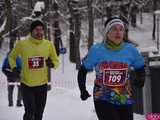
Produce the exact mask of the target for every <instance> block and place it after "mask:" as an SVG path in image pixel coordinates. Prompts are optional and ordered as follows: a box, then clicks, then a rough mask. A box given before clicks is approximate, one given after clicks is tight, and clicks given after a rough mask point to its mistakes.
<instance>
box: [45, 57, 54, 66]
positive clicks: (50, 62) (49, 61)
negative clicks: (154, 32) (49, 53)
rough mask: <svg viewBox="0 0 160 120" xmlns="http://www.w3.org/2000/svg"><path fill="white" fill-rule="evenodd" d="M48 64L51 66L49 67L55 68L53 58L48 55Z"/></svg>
mask: <svg viewBox="0 0 160 120" xmlns="http://www.w3.org/2000/svg"><path fill="white" fill-rule="evenodd" d="M46 65H47V66H48V67H49V68H53V67H54V64H53V63H52V60H51V58H50V57H48V59H46Z"/></svg>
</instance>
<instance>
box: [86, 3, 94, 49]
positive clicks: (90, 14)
mask: <svg viewBox="0 0 160 120" xmlns="http://www.w3.org/2000/svg"><path fill="white" fill-rule="evenodd" d="M87 5H88V21H89V31H88V49H89V48H90V47H91V46H92V45H93V41H94V40H93V39H94V18H93V8H92V0H87Z"/></svg>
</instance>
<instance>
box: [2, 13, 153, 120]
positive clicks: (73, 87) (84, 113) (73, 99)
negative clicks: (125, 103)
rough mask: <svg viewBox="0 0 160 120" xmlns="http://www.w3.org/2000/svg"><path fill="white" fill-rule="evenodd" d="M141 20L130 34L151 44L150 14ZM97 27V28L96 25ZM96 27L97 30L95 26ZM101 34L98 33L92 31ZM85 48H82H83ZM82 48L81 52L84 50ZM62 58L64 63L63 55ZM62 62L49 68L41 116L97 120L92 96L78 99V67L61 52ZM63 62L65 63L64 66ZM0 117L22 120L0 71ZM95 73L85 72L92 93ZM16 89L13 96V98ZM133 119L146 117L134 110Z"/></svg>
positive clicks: (143, 45) (46, 119) (57, 119)
mask: <svg viewBox="0 0 160 120" xmlns="http://www.w3.org/2000/svg"><path fill="white" fill-rule="evenodd" d="M143 20H144V21H143V24H140V23H139V19H138V25H137V28H130V37H131V39H133V40H134V41H136V42H137V43H138V44H139V48H141V49H142V48H152V47H153V46H155V43H154V42H153V41H152V32H151V31H152V16H151V15H148V14H147V15H146V14H144V19H143ZM97 29H98V28H97ZM97 29H96V30H95V31H98V30H97ZM95 35H96V38H100V37H99V36H98V35H99V33H95ZM6 51H7V49H6V48H5V47H3V49H1V50H0V61H2V60H3V58H4V55H5V53H6ZM83 51H85V50H83ZM83 51H81V54H83V53H82V52H83ZM63 58H64V64H62V63H63V60H62V59H63ZM60 61H61V65H60V67H59V68H58V69H57V70H52V89H51V91H49V92H48V99H47V104H46V108H45V112H44V119H43V120H97V118H96V114H95V111H94V106H93V100H92V97H90V98H89V99H88V100H87V101H81V100H80V98H79V90H78V88H77V71H76V70H75V65H74V64H71V63H70V62H69V60H68V54H66V55H65V56H60ZM63 65H64V66H63ZM0 76H1V78H0V120H22V116H23V113H24V110H23V107H16V106H13V107H8V106H7V105H8V101H7V87H6V86H7V84H6V77H5V76H4V75H3V74H2V72H1V71H0ZM93 79H94V73H91V74H89V75H88V76H87V84H88V86H87V89H88V90H89V91H90V93H92V84H93ZM16 92H17V89H15V91H14V99H15V101H16ZM134 120H145V118H144V115H138V114H134Z"/></svg>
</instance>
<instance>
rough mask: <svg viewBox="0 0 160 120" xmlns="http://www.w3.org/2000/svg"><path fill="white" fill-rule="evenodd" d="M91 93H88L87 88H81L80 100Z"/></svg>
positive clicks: (85, 98)
mask: <svg viewBox="0 0 160 120" xmlns="http://www.w3.org/2000/svg"><path fill="white" fill-rule="evenodd" d="M90 96H91V95H90V94H89V93H88V91H87V90H82V91H81V96H80V97H81V100H87V98H88V97H90Z"/></svg>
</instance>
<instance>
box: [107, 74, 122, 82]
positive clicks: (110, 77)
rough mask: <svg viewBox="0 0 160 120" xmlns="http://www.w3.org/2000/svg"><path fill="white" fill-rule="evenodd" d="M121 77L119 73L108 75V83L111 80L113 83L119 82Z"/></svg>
mask: <svg viewBox="0 0 160 120" xmlns="http://www.w3.org/2000/svg"><path fill="white" fill-rule="evenodd" d="M121 78H122V77H121V75H110V76H109V80H108V82H109V83H111V82H113V83H115V82H117V83H119V82H120V81H121Z"/></svg>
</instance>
